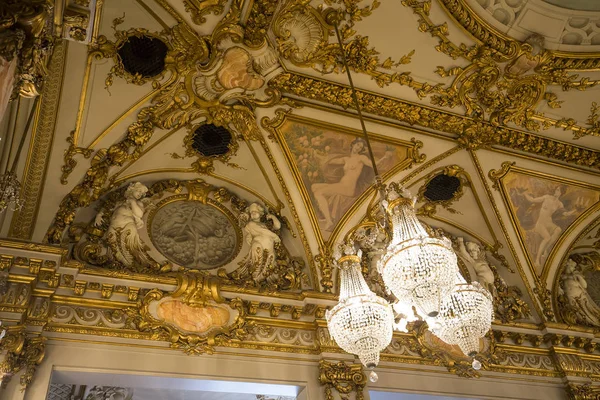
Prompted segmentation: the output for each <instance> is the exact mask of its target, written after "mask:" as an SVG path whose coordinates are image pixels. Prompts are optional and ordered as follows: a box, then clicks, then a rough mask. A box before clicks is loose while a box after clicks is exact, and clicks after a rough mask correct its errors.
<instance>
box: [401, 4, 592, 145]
mask: <svg viewBox="0 0 600 400" xmlns="http://www.w3.org/2000/svg"><path fill="white" fill-rule="evenodd" d="M442 3H444V1H442ZM447 3H451V10H455V9H456V5H457V4H462V2H461V1H460V0H454V1H451V0H448V1H447ZM402 4H404V5H405V6H407V7H410V8H412V9H413V11H414V12H415V13H416V14H417V15H419V17H420V18H419V30H420V31H423V32H429V33H430V34H431V35H432V36H434V37H436V38H437V39H438V41H439V45H438V46H437V47H436V49H437V50H438V51H440V52H442V53H444V54H446V55H448V56H449V57H451V58H452V59H457V58H463V59H465V60H467V61H468V62H470V64H469V65H468V66H466V67H455V68H450V69H447V70H446V69H445V68H443V67H438V68H437V70H436V73H437V74H438V75H440V76H441V77H443V78H445V77H453V81H452V83H451V85H449V86H445V85H443V84H438V85H431V84H428V83H419V82H412V81H411V82H409V83H408V84H407V85H408V86H410V87H412V88H413V89H414V90H415V91H416V93H417V95H418V96H419V97H420V98H424V97H427V96H430V95H431V102H432V104H434V105H437V106H444V107H450V108H454V107H457V106H460V107H462V108H463V109H464V112H465V115H466V116H468V117H471V118H474V119H476V120H482V121H487V122H489V123H491V124H492V125H493V126H507V125H509V124H515V125H517V126H519V127H522V128H525V129H527V130H530V131H539V130H541V129H547V128H549V127H552V126H554V127H557V128H562V129H564V130H571V131H572V132H573V134H574V138H576V139H577V138H580V137H582V136H586V135H596V136H599V135H600V131H598V125H597V123H596V122H597V118H594V106H592V109H591V115H590V117H589V118H588V119H587V121H586V122H587V124H588V126H582V125H579V124H578V123H577V121H575V120H574V119H572V118H562V119H554V118H550V117H548V116H545V115H544V114H543V113H542V112H540V111H538V106H539V105H540V104H541V103H542V102H544V103H546V105H547V106H548V107H550V108H560V104H561V103H562V101H560V100H559V98H558V96H557V95H556V94H554V93H553V92H551V91H550V88H551V87H555V88H556V89H558V90H562V91H563V92H564V91H568V90H571V89H577V90H585V89H587V88H590V87H593V86H596V85H597V84H598V83H599V81H597V80H593V79H590V78H589V77H582V78H580V77H579V75H578V74H572V73H570V72H569V69H568V68H564V67H562V68H560V67H557V66H556V65H554V64H553V63H552V54H553V53H552V52H551V51H549V50H546V49H544V38H543V37H542V36H540V35H536V34H534V35H531V36H529V37H528V38H527V39H526V41H525V42H523V43H522V42H519V41H516V40H512V39H506V40H504V39H499V40H496V37H495V36H493V35H490V34H489V32H487V31H485V30H483V31H482V30H481V29H479V28H478V27H479V25H480V24H479V22H481V23H483V22H482V21H481V20H478V19H477V18H478V17H477V16H476V14H474V16H473V15H470V14H468V13H467V14H466V16H460V17H458V20H459V21H463V20H465V19H468V21H469V24H471V25H470V26H471V27H472V28H474V30H475V32H471V33H473V34H474V35H475V37H476V38H477V35H478V34H482V32H483V34H482V36H484V37H485V39H486V40H483V41H480V42H479V43H477V44H475V45H473V46H466V45H464V44H461V45H460V46H459V45H456V44H454V43H452V42H451V41H450V39H448V36H449V32H448V28H447V26H446V25H445V24H442V25H437V24H435V23H434V22H433V21H432V20H431V19H430V17H429V13H430V9H431V0H427V1H418V0H404V1H403V2H402ZM478 21H479V22H478ZM480 36H481V35H480ZM490 38H492V39H490ZM488 41H490V42H491V44H488V43H487V42H488ZM494 46H496V47H497V48H495V47H494Z"/></svg>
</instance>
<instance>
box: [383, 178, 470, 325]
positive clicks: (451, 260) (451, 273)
mask: <svg viewBox="0 0 600 400" xmlns="http://www.w3.org/2000/svg"><path fill="white" fill-rule="evenodd" d="M398 192H399V187H398V185H397V184H391V185H390V186H389V187H388V188H387V196H386V197H387V199H386V200H387V201H386V203H387V207H386V212H387V214H388V217H389V221H390V225H391V227H390V228H391V230H392V240H391V242H390V243H389V245H388V247H387V251H386V253H385V254H384V255H383V256H382V257H381V260H380V261H379V266H378V267H379V273H380V274H381V277H382V279H383V282H384V283H385V285H386V286H387V288H388V289H389V290H390V291H391V292H392V293H393V294H394V296H396V298H398V299H405V300H408V301H409V302H410V303H412V304H414V305H415V306H416V307H417V309H418V311H419V312H420V314H422V315H426V316H428V317H435V316H436V315H438V313H439V310H440V304H441V300H442V299H443V298H446V297H447V296H448V295H449V294H450V292H452V289H453V288H454V284H455V280H456V274H457V272H458V263H457V259H456V254H455V253H454V251H453V250H452V245H451V243H450V241H449V240H447V239H437V238H433V237H430V236H429V235H428V234H427V232H426V231H425V228H423V226H422V225H421V223H420V222H419V220H418V219H417V216H416V215H415V211H414V199H409V198H406V197H402V196H401V195H400V193H398Z"/></svg>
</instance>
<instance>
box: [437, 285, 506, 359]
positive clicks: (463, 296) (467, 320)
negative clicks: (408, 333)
mask: <svg viewBox="0 0 600 400" xmlns="http://www.w3.org/2000/svg"><path fill="white" fill-rule="evenodd" d="M459 279H460V282H459V283H457V285H456V286H455V288H454V290H453V291H452V293H451V294H450V295H449V296H448V297H447V298H446V299H445V300H444V301H443V302H442V306H441V308H440V314H439V315H438V316H437V318H436V320H437V322H438V323H437V324H436V325H435V326H433V327H430V329H431V331H432V332H433V334H434V335H436V336H437V337H439V338H440V339H442V340H443V341H444V342H446V343H448V344H456V345H458V347H460V349H461V350H462V352H463V353H465V354H466V355H468V356H469V357H474V356H475V355H476V354H477V353H479V340H480V339H481V338H483V337H484V336H485V334H486V333H487V332H488V330H489V329H490V326H491V323H492V320H493V317H494V305H493V301H492V296H491V295H490V293H489V292H488V291H487V290H486V289H484V288H483V287H482V286H481V285H480V284H479V283H478V282H472V283H466V281H465V280H464V279H463V278H462V277H461V276H459Z"/></svg>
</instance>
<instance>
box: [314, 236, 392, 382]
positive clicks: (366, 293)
mask: <svg viewBox="0 0 600 400" xmlns="http://www.w3.org/2000/svg"><path fill="white" fill-rule="evenodd" d="M341 250H342V254H336V255H335V258H336V259H337V262H336V264H337V266H338V267H339V269H340V298H339V303H338V304H336V305H335V307H333V308H332V309H331V310H328V311H327V312H326V314H325V318H326V319H327V326H328V327H329V331H330V332H331V335H332V336H333V338H334V340H335V342H336V343H337V344H338V346H340V347H341V348H342V349H343V350H344V351H346V352H348V353H352V354H356V355H358V358H359V359H360V361H361V362H362V363H363V365H365V366H366V367H367V368H370V369H373V368H375V366H377V364H378V363H379V353H380V352H381V351H382V350H384V349H385V348H386V347H387V346H388V345H389V344H390V342H391V341H392V332H393V330H392V324H393V322H394V315H393V312H392V307H391V306H390V304H389V303H388V302H387V301H385V300H384V299H382V298H381V297H379V296H377V295H376V294H375V293H373V292H372V291H371V289H369V286H368V285H367V282H365V278H364V277H363V275H362V271H361V268H360V263H361V259H362V254H361V251H360V250H358V251H356V250H355V248H354V246H353V245H352V244H345V245H343V246H341ZM371 378H372V379H373V375H372V377H371Z"/></svg>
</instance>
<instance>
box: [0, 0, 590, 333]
mask: <svg viewBox="0 0 600 400" xmlns="http://www.w3.org/2000/svg"><path fill="white" fill-rule="evenodd" d="M523 3H524V4H523V5H521V6H519V7H520V8H518V9H515V8H514V7H512V6H507V5H506V2H504V1H498V0H491V1H482V0H477V1H476V0H438V1H419V0H403V1H401V0H396V1H385V2H381V3H380V2H378V1H376V0H375V1H362V2H359V1H353V0H351V1H344V2H342V1H338V0H325V4H327V5H328V6H330V7H332V8H336V9H338V10H340V12H341V15H342V22H341V24H340V28H341V31H342V35H343V42H344V50H345V52H346V54H347V56H348V60H349V68H350V70H351V73H352V76H353V79H354V81H355V84H356V86H357V89H358V97H359V99H360V102H361V107H362V110H363V112H364V114H365V120H366V127H367V130H368V131H369V135H370V138H371V140H372V141H373V149H374V153H375V158H376V161H377V164H378V167H379V170H380V171H381V172H382V175H383V178H384V180H385V181H386V182H391V181H396V182H400V183H401V184H402V185H404V186H405V187H406V188H408V189H409V190H410V191H411V192H412V193H413V194H414V195H416V196H417V208H418V211H419V216H420V218H421V220H422V221H423V222H424V223H425V224H427V226H428V227H430V228H431V230H432V232H438V233H443V234H445V235H447V236H449V237H451V238H452V239H453V242H454V244H455V247H456V250H457V251H458V252H459V253H460V254H461V257H462V258H461V260H462V261H461V263H462V264H461V265H462V267H463V272H464V273H465V274H466V275H469V276H470V278H471V279H483V278H481V277H480V276H479V275H478V272H477V268H479V267H481V263H483V264H484V267H486V268H488V269H489V270H490V271H491V273H492V274H493V277H494V279H493V282H491V285H492V286H493V289H492V290H493V291H494V292H495V299H496V305H497V312H496V319H497V321H496V323H497V324H508V325H510V324H512V326H522V327H532V326H536V325H538V324H544V323H547V324H552V323H555V324H559V323H566V324H578V325H583V326H587V327H588V328H589V327H592V328H600V322H599V321H600V314H595V313H596V312H597V311H598V310H600V302H599V303H598V304H596V303H590V304H588V305H586V306H585V307H583V309H582V308H581V304H578V303H577V302H576V301H574V300H573V299H572V298H571V297H570V296H571V292H569V287H567V286H565V285H569V284H570V283H571V281H569V280H570V279H572V276H573V274H576V273H579V274H582V275H583V276H584V277H585V278H586V279H587V281H588V282H589V283H590V285H589V286H588V287H589V290H588V292H589V294H586V296H588V297H589V298H590V299H593V301H594V302H596V301H600V289H598V288H597V287H596V286H597V284H596V282H600V279H599V278H596V277H595V274H596V273H598V272H597V269H598V264H597V262H598V260H599V259H598V258H597V253H596V249H597V247H598V245H597V243H598V239H597V236H598V232H597V231H598V227H597V226H598V209H599V208H600V119H599V116H600V105H599V104H598V98H599V94H600V88H599V87H598V85H597V84H598V83H599V82H600V53H598V48H597V45H600V43H597V42H596V40H597V39H595V38H596V36H594V34H593V32H591V31H589V30H586V29H587V28H585V27H583V28H581V27H575V25H574V24H576V19H577V18H582V16H581V15H582V13H583V11H579V10H573V11H571V10H570V11H565V10H564V9H561V10H562V11H561V13H562V14H563V15H566V16H567V17H565V18H566V19H565V18H563V28H564V29H563V31H560V32H558V33H556V32H554V33H552V32H550V31H549V29H550V27H547V28H548V29H546V30H540V31H537V30H536V28H535V27H534V26H532V25H531V23H530V22H528V21H529V20H528V19H527V18H534V17H532V15H533V14H531V13H533V12H534V11H535V12H538V13H541V12H542V11H540V10H546V11H548V10H550V11H552V10H554V11H556V10H558V9H559V6H560V4H557V5H556V6H554V5H549V4H548V3H550V2H542V1H541V0H539V1H530V2H523ZM525 3H526V4H525ZM553 3H559V2H553ZM511 7H512V8H511ZM536 7H537V8H536ZM531 10H534V11H531ZM536 10H537V11H536ZM550 11H548V12H546V14H544V15H545V18H546V17H547V18H554V17H552V15H554V14H551V13H550ZM554 11H553V12H554ZM326 13H327V11H326V10H324V8H323V7H322V5H320V3H319V2H316V1H314V2H310V1H304V0H286V1H280V2H272V1H262V0H254V1H243V0H229V1H225V0H216V1H210V2H206V1H200V0H186V1H183V2H179V1H168V0H105V1H104V5H103V6H102V10H101V15H100V17H99V18H98V20H97V21H96V22H97V35H96V36H95V37H94V38H93V39H92V41H91V42H90V44H89V45H88V46H84V45H81V44H70V45H69V46H68V54H67V56H66V59H65V64H66V66H65V71H66V73H65V75H64V80H63V85H62V98H61V103H60V111H59V113H58V115H57V122H56V138H57V140H55V141H54V144H53V148H52V156H51V159H50V162H49V165H48V167H47V172H46V175H45V181H44V186H43V203H42V201H41V200H42V199H41V198H37V199H33V200H31V201H32V202H33V204H34V206H35V207H38V208H39V212H38V214H37V219H35V221H34V220H32V219H31V218H32V217H31V216H28V215H25V214H23V213H21V214H19V213H16V214H15V215H14V216H13V217H12V225H11V228H10V236H12V237H15V238H20V239H25V240H28V239H31V240H34V241H45V242H47V243H50V244H56V245H63V246H66V247H68V248H69V249H70V250H69V251H70V254H71V255H72V256H73V257H74V258H76V259H77V260H78V261H79V262H81V263H85V264H86V265H88V266H90V267H93V268H100V269H102V268H105V269H108V270H110V271H111V274H113V275H114V276H116V277H118V276H120V275H119V274H120V273H123V274H125V273H127V272H132V271H133V272H136V273H142V274H147V275H151V276H154V277H155V279H157V280H158V281H160V280H161V279H163V278H161V277H166V276H168V275H165V274H168V273H169V272H171V271H172V270H173V269H177V268H180V267H185V268H188V269H201V270H204V271H205V272H208V273H209V274H212V275H214V276H219V277H220V279H223V282H225V283H224V284H226V285H230V286H231V287H238V288H241V289H239V290H241V291H244V290H246V291H247V292H248V293H258V292H259V291H260V290H265V288H267V289H268V290H270V291H272V293H278V294H279V295H280V296H284V297H285V296H288V297H289V298H294V299H303V298H304V297H305V296H307V295H312V296H317V297H319V298H323V299H329V300H331V299H334V298H335V294H336V293H337V279H338V278H337V273H336V271H335V270H334V269H333V268H332V265H331V257H333V250H334V246H335V245H336V243H338V242H339V241H341V240H343V239H344V237H346V236H348V235H350V234H352V233H356V232H357V231H360V230H361V229H362V230H363V231H364V232H367V231H368V229H369V226H372V223H373V220H374V218H375V217H374V216H373V215H374V213H375V211H376V209H377V203H376V196H375V193H374V191H373V189H372V187H371V184H372V182H373V169H372V165H371V164H370V161H369V159H368V158H367V157H366V155H365V143H364V141H363V140H362V139H361V138H360V137H361V132H360V130H359V128H360V123H359V120H358V119H357V117H356V112H355V110H354V108H353V104H352V98H351V93H350V89H349V87H348V82H347V80H346V75H345V74H344V73H343V72H344V71H343V66H342V65H341V64H340V58H339V55H340V52H339V48H338V45H337V44H336V42H335V36H334V34H333V29H332V27H331V26H330V25H328V23H327V22H326V18H325V16H326ZM596 13H597V12H590V14H589V15H591V17H590V18H596ZM506 15H508V16H509V17H510V18H509V17H506ZM586 15H587V14H586ZM505 17H506V18H505ZM503 18H504V19H503ZM561 18H562V17H561ZM534 20H535V19H534ZM564 21H566V22H564ZM574 21H575V22H574ZM556 24H559V22H556ZM540 29H541V27H540ZM577 29H579V30H577ZM575 31H577V32H576V33H577V34H578V35H583V33H582V32H584V31H585V32H587V33H585V35H587V36H585V38H584V39H585V40H584V39H582V40H581V43H577V44H573V43H572V41H573V40H574V39H573V37H574V36H573V35H574V34H573V35H570V34H571V33H573V32H575ZM565 32H566V33H565ZM594 32H595V31H594ZM551 33H552V35H554V36H552V35H551ZM569 35H570V36H569ZM599 35H600V34H599ZM132 38H143V39H144V40H146V41H145V42H144V43H145V46H147V47H146V48H145V49H146V50H144V51H147V52H149V51H155V52H158V53H157V54H161V53H160V51H161V48H162V47H161V45H159V44H157V43H162V46H164V51H165V56H164V57H163V60H164V69H163V70H162V71H159V73H157V74H155V75H154V76H144V75H143V74H138V75H136V74H133V73H131V72H130V71H129V70H130V69H131V68H133V67H131V65H126V64H127V61H126V55H124V54H125V53H124V51H125V50H123V49H124V46H125V45H126V44H127V45H129V44H131V43H132ZM153 40H154V42H153ZM586 41H587V42H586ZM584 42H585V43H584ZM588 42H589V43H588ZM140 51H142V50H140ZM159 58H160V57H159ZM148 60H149V59H148ZM149 63H150V61H148V65H146V67H149V65H150V64H149ZM138 67H139V68H142V67H143V66H141V67H140V66H138ZM207 126H210V127H211V129H212V128H214V129H217V128H224V129H225V131H227V132H229V135H230V137H229V139H223V137H224V136H218V135H217V136H214V135H216V133H214V132H213V133H211V134H206V135H208V136H206V137H204V139H203V137H202V135H203V133H202V132H204V131H203V129H204V128H206V127H207ZM211 132H212V131H211ZM215 132H216V131H215ZM219 132H221V133H220V134H222V135H227V134H226V133H222V131H219ZM210 135H213V136H210ZM203 141H204V142H203ZM200 142H202V143H204V145H205V146H208V147H205V148H204V150H198V149H199V148H200V147H199V146H200V145H201V143H200ZM223 143H225V144H224V145H225V146H226V150H224V151H222V152H221V153H219V154H213V155H207V154H208V153H206V151H209V150H210V149H215V148H217V147H218V146H219V145H223ZM215 146H216V147H215ZM207 149H208V150H207ZM202 151H205V153H203V152H202ZM215 151H217V150H215ZM135 182H140V183H141V184H143V185H144V186H145V187H147V188H148V191H147V192H144V193H143V194H142V195H141V196H142V198H143V199H145V200H144V203H143V207H146V208H147V209H146V210H142V211H145V212H143V217H141V221H142V222H141V225H140V226H144V227H143V228H139V227H138V228H139V229H138V230H134V231H132V232H138V231H139V235H138V236H139V237H138V236H136V240H139V243H138V245H140V246H141V247H139V248H136V249H133V250H132V249H131V248H129V249H128V250H127V251H125V252H121V253H119V251H120V250H117V247H118V246H117V245H119V244H121V242H120V240H121V239H120V237H119V233H120V232H121V233H122V232H124V231H122V230H116V231H115V232H114V236H112V237H110V235H109V233H110V232H111V229H113V228H111V227H112V226H113V222H114V221H116V220H115V218H116V217H115V215H118V212H120V211H119V207H120V205H121V204H123V201H124V199H127V198H128V197H127V196H128V195H129V194H128V193H130V192H127V188H129V187H130V186H129V185H131V184H132V183H135ZM129 199H130V200H131V198H129ZM140 201H141V200H140ZM194 202H195V203H194ZM42 204H43V205H42ZM136 204H137V203H136ZM140 204H141V203H140ZM190 204H193V205H190ZM252 204H256V205H258V206H260V210H259V211H258V213H259V214H260V215H259V218H262V220H261V221H262V222H261V223H262V224H263V229H267V230H270V231H271V232H272V233H273V232H276V235H277V238H276V239H273V238H272V240H273V241H275V242H277V243H279V242H281V250H280V251H279V250H278V251H279V252H278V253H277V254H276V255H274V257H276V258H277V260H279V261H281V263H279V264H277V265H278V267H277V268H280V270H278V272H277V274H275V275H276V277H275V278H273V279H269V273H268V272H264V273H251V272H249V271H250V270H243V268H244V266H245V265H249V264H248V262H249V261H248V260H253V262H254V261H256V260H255V259H253V258H252V257H254V256H253V255H252V253H251V248H252V246H253V244H252V237H253V236H252V233H249V232H250V231H249V230H248V229H250V228H247V226H248V225H247V224H248V218H250V219H252V218H253V217H252V209H251V208H250V206H251V205H252ZM140 207H141V206H140ZM143 207H142V208H143ZM169 207H170V209H169ZM161 213H162V214H161ZM223 215H225V216H227V218H228V219H224V218H225V217H223ZM196 217H198V218H197V220H195V219H194V218H196ZM271 217H272V218H271ZM28 218H29V219H28ZM243 218H246V219H245V220H244V222H239V221H240V220H241V219H243ZM269 218H271V219H269ZM179 219H181V221H179ZM275 220H276V221H277V222H275ZM178 221H179V222H178ZM185 221H187V222H185ZM194 221H196V222H194ZM203 221H204V222H203ZM206 221H212V222H211V223H212V224H213V225H210V224H208V225H206V224H207V223H206ZM269 221H270V222H269ZM178 224H179V225H178ZM215 224H216V225H215ZM265 224H266V225H265ZM370 224H371V225H370ZM170 225H175V226H176V227H180V228H173V227H172V226H170ZM205 225H206V226H205ZM28 226H31V228H29V230H28V229H26V228H24V227H28ZM124 226H125V225H123V226H121V228H123V229H125V228H124ZM166 226H168V227H166ZM189 226H193V227H194V229H190V230H189V232H193V233H185V234H184V232H188V231H186V230H185V229H188V228H189ZM216 226H220V227H221V228H219V229H222V231H219V232H220V235H221V236H219V237H218V238H223V237H229V238H231V240H232V242H231V243H230V244H228V245H222V244H220V243H224V242H221V241H219V240H221V239H214V240H213V239H210V238H211V237H213V236H214V235H213V234H212V233H210V232H213V231H214V230H215V229H217V228H215V227H216ZM186 227H188V228H186ZM265 227H267V228H265ZM357 227H358V228H357ZM127 229H129V228H127ZM178 229H179V230H178ZM113 230H114V229H113ZM209 231H210V232H209ZM171 233H172V234H171ZM136 235H137V234H136ZM177 235H179V236H177ZM186 235H187V236H186ZM190 235H195V236H194V238H195V239H194V240H195V242H194V243H198V237H200V238H201V239H202V240H200V242H202V243H205V244H206V245H205V246H206V247H202V246H198V245H197V244H196V245H192V244H190V243H191V242H192V239H191V237H192V236H190ZM211 235H212V236H211ZM256 235H258V234H255V236H256ZM273 235H275V233H273ZM261 237H262V236H261ZM178 240H179V242H178ZM468 242H470V243H471V245H470V246H467V248H468V249H471V250H472V249H475V255H474V254H470V255H468V254H467V255H465V253H464V251H463V247H462V243H468ZM125 243H126V241H125ZM188 245H189V246H191V247H189V246H188ZM115 246H117V247H115ZM143 246H147V248H143ZM186 246H188V247H186ZM194 246H196V247H194ZM203 246H204V245H203ZM211 246H213V247H211ZM278 248H279V247H278ZM371 250H372V249H371ZM471 250H469V251H471ZM209 251H210V252H211V253H210V254H211V255H209V254H208V252H209ZM465 251H466V250H465ZM477 252H479V253H477ZM177 254H183V256H181V257H180V256H178V255H177ZM261 256H262V255H258V256H256V257H258V258H259V259H260V257H261ZM265 256H266V254H265ZM111 257H112V258H111ZM178 257H179V258H178ZM182 257H183V258H182ZM477 257H481V258H477ZM473 258H477V260H473ZM569 259H571V260H574V261H575V262H576V265H577V268H576V269H575V270H572V269H571V270H568V268H567V270H568V271H567V270H566V269H565V265H566V263H567V262H568V260H569ZM115 260H116V261H115ZM365 260H366V261H373V258H372V257H371V256H370V255H368V256H366V258H365ZM476 261H477V262H480V264H477V262H476ZM257 262H259V263H261V262H266V261H265V260H264V259H260V260H259V261H257ZM367 264H368V263H367ZM240 266H241V267H240ZM478 266H479V267H478ZM240 268H241V270H240ZM370 270H371V272H369V273H367V276H368V278H369V281H370V283H371V284H372V285H373V287H374V288H377V290H381V289H382V288H381V287H380V286H378V285H379V281H378V277H377V274H376V273H375V272H374V270H375V268H371V269H370ZM244 274H245V275H244ZM165 279H166V278H165ZM598 287H600V286H598ZM596 292H597V293H596ZM586 293H587V292H586ZM586 298H587V297H586ZM567 306H568V307H570V308H568V307H567ZM565 307H567V308H568V311H561V310H563V309H567V308H565ZM578 307H579V308H578ZM519 324H520V325H519Z"/></svg>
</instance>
